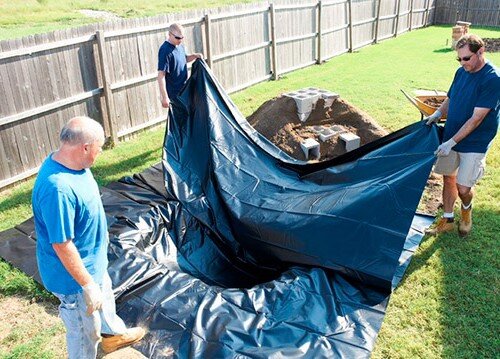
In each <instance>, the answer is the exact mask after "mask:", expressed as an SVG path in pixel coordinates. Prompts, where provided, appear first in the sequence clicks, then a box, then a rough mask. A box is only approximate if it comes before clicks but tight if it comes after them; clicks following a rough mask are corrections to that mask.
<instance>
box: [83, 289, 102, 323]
mask: <svg viewBox="0 0 500 359" xmlns="http://www.w3.org/2000/svg"><path fill="white" fill-rule="evenodd" d="M82 288H83V298H84V299H85V304H87V314H88V315H91V314H92V313H94V312H95V311H96V310H99V309H101V307H102V300H103V295H102V291H101V288H100V287H99V286H98V285H97V283H96V282H90V283H89V284H87V285H86V286H83V287H82Z"/></svg>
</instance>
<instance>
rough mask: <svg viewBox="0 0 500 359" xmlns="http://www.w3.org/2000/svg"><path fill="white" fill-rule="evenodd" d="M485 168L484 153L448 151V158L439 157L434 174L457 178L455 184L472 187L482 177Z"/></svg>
mask: <svg viewBox="0 0 500 359" xmlns="http://www.w3.org/2000/svg"><path fill="white" fill-rule="evenodd" d="M485 168H486V153H474V152H470V153H464V152H455V151H453V150H451V151H450V154H449V155H448V156H439V157H438V159H437V161H436V164H435V165H434V172H436V173H438V174H441V175H445V176H457V183H458V184H459V185H462V186H465V187H473V186H474V185H475V184H476V183H477V181H479V180H480V179H481V177H483V174H484V170H485Z"/></svg>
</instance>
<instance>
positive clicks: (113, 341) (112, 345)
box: [101, 327, 146, 353]
mask: <svg viewBox="0 0 500 359" xmlns="http://www.w3.org/2000/svg"><path fill="white" fill-rule="evenodd" d="M145 334H146V332H145V330H144V329H142V328H141V327H135V328H129V329H127V331H126V332H125V333H124V334H121V335H111V336H109V337H107V338H106V337H104V336H103V338H102V342H101V345H102V351H103V352H105V353H111V352H114V351H115V350H118V349H120V348H123V347H126V346H128V345H131V344H134V343H137V342H138V341H139V340H141V339H142V338H143V337H144V335H145Z"/></svg>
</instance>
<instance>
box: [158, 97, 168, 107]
mask: <svg viewBox="0 0 500 359" xmlns="http://www.w3.org/2000/svg"><path fill="white" fill-rule="evenodd" d="M160 101H161V107H163V108H168V107H169V106H170V99H169V98H161V99H160Z"/></svg>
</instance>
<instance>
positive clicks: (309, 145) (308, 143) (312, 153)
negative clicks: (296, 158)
mask: <svg viewBox="0 0 500 359" xmlns="http://www.w3.org/2000/svg"><path fill="white" fill-rule="evenodd" d="M300 148H302V151H303V152H304V156H306V158H307V159H316V160H317V159H319V157H320V149H319V142H318V141H316V140H315V139H312V138H306V139H305V140H304V141H302V142H301V143H300Z"/></svg>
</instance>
